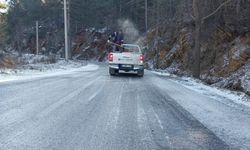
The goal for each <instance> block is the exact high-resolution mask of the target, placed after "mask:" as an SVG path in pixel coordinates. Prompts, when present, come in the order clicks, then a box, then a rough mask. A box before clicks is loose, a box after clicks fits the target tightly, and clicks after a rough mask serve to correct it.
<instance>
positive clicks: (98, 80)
mask: <svg viewBox="0 0 250 150" xmlns="http://www.w3.org/2000/svg"><path fill="white" fill-rule="evenodd" d="M107 70H108V69H107V67H105V66H103V65H101V66H100V67H99V69H98V70H87V71H84V70H81V71H76V70H75V71H74V72H72V73H70V74H63V75H56V76H49V77H44V78H34V79H31V80H22V81H11V82H4V83H0V149H1V150H8V149H11V150H33V149H42V150H49V149H54V150H64V149H65V150H74V149H76V150H162V149H164V150H165V149H187V150H189V149H190V150H193V149H202V150H203V149H211V150H212V149H218V150H223V149H248V148H250V144H249V143H248V142H249V141H250V135H249V133H250V109H249V108H247V107H244V106H240V105H238V104H232V103H223V102H221V101H217V100H212V99H211V98H208V97H206V96H203V95H200V94H199V93H196V92H194V91H192V90H190V89H187V88H185V87H183V86H181V85H180V84H178V83H176V82H172V81H171V80H170V79H168V78H166V77H165V78H162V77H159V76H157V75H155V74H153V73H151V72H146V73H145V77H144V78H138V77H136V76H131V75H121V76H115V77H110V76H109V75H108V71H107ZM194 97H196V99H195V98H194ZM203 104H204V105H203ZM227 104H231V105H227ZM247 141H248V142H247Z"/></svg>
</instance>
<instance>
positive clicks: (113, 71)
mask: <svg viewBox="0 0 250 150" xmlns="http://www.w3.org/2000/svg"><path fill="white" fill-rule="evenodd" d="M109 74H110V75H111V76H114V75H115V69H113V68H109Z"/></svg>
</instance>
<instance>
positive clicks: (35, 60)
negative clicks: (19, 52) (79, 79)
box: [0, 55, 98, 82]
mask: <svg viewBox="0 0 250 150" xmlns="http://www.w3.org/2000/svg"><path fill="white" fill-rule="evenodd" d="M28 56H30V55H26V56H25V58H28ZM44 59H46V58H44V57H43V56H35V57H34V56H31V57H29V58H28V59H23V60H22V61H24V62H25V63H24V65H19V66H17V67H16V68H14V69H10V68H8V69H7V68H0V82H7V81H16V80H26V79H34V78H40V77H49V76H57V75H63V74H70V73H72V72H75V71H93V70H97V69H98V66H97V65H94V64H87V62H85V61H66V60H63V59H61V60H59V61H57V62H56V63H46V61H44ZM41 60H43V61H41Z"/></svg>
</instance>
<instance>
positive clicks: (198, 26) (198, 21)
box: [193, 0, 232, 78]
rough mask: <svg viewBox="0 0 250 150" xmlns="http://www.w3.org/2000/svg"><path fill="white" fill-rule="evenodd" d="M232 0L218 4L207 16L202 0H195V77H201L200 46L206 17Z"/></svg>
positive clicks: (212, 14)
mask: <svg viewBox="0 0 250 150" xmlns="http://www.w3.org/2000/svg"><path fill="white" fill-rule="evenodd" d="M231 1H232V0H226V1H225V2H223V3H222V4H221V5H220V6H218V7H217V8H216V9H215V10H214V11H213V12H211V13H210V14H208V15H207V16H202V15H201V1H200V0H193V12H194V17H193V18H194V20H195V48H194V59H195V61H194V66H193V76H194V77H195V78H200V72H201V68H200V53H201V51H200V48H201V32H202V26H203V23H204V21H205V20H206V19H208V18H210V17H212V16H214V15H215V14H216V13H217V12H219V10H221V8H223V7H224V6H225V5H226V4H228V3H229V2H231Z"/></svg>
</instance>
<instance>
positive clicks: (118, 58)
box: [113, 53, 140, 65]
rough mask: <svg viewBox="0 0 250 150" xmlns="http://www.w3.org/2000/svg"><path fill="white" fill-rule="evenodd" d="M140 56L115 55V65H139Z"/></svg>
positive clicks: (132, 54)
mask: <svg viewBox="0 0 250 150" xmlns="http://www.w3.org/2000/svg"><path fill="white" fill-rule="evenodd" d="M139 57H140V54H134V53H113V63H115V64H133V65H136V64H138V63H139Z"/></svg>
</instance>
